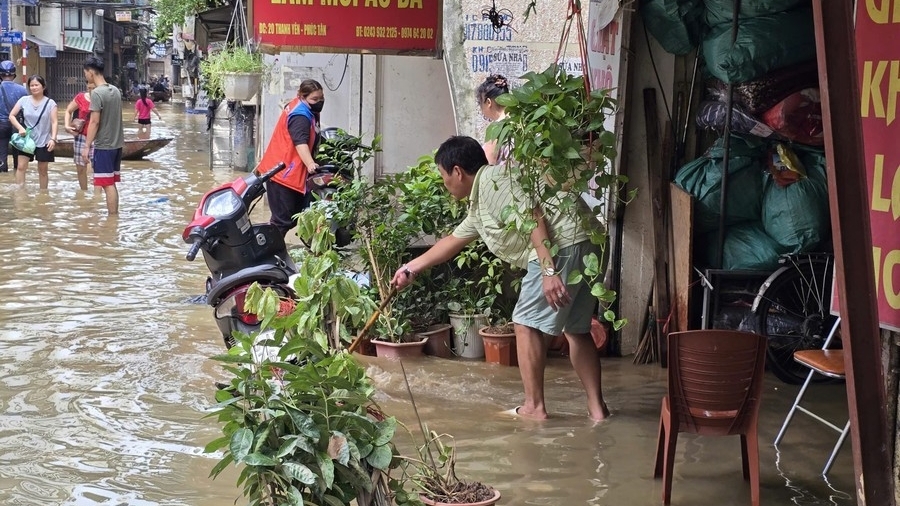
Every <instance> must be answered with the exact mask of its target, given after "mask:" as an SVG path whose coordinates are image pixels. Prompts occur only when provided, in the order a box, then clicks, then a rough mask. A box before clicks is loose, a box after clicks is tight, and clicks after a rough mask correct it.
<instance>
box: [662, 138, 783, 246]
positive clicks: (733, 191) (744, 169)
mask: <svg viewBox="0 0 900 506" xmlns="http://www.w3.org/2000/svg"><path fill="white" fill-rule="evenodd" d="M723 147H724V140H723V139H718V140H716V142H715V143H714V144H713V145H712V146H711V147H710V148H709V149H708V150H707V151H706V153H704V154H703V156H701V157H699V158H697V159H696V160H693V161H691V162H689V163H687V164H686V165H684V166H683V167H681V169H679V171H678V174H677V175H676V176H675V184H677V185H678V186H680V187H681V188H682V189H684V191H686V192H688V193H690V194H691V195H693V196H694V198H696V199H697V202H696V204H695V207H694V216H695V221H694V227H695V229H696V231H697V233H701V234H702V233H705V232H709V231H712V230H716V229H717V228H718V227H719V215H720V214H721V213H720V211H719V209H720V205H721V202H720V200H721V196H722V167H723V166H724V163H723V162H724V154H725V153H724V149H723ZM765 153H766V145H765V143H764V142H763V141H762V140H757V139H752V138H743V137H740V136H732V138H731V146H730V160H729V163H728V195H727V199H726V208H725V214H726V221H725V224H726V226H730V225H734V224H737V223H741V222H745V221H759V219H760V216H761V215H762V209H761V207H762V194H763V178H762V174H761V172H762V167H763V165H762V162H763V159H764V157H765Z"/></svg>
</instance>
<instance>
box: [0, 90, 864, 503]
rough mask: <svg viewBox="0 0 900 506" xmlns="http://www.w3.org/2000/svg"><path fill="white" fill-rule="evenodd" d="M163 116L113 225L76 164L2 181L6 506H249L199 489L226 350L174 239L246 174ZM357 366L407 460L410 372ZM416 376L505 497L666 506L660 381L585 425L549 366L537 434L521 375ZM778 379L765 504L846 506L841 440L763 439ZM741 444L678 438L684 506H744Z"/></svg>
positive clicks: (627, 375) (452, 366)
mask: <svg viewBox="0 0 900 506" xmlns="http://www.w3.org/2000/svg"><path fill="white" fill-rule="evenodd" d="M160 110H161V112H162V114H163V117H164V121H163V122H160V123H156V124H154V128H153V134H154V135H162V136H172V137H174V141H173V142H172V143H170V144H169V145H168V146H166V147H165V148H163V149H162V150H160V151H159V152H157V153H155V154H153V155H152V156H150V158H149V159H148V160H144V161H136V162H135V161H126V162H124V163H123V171H122V183H121V185H120V189H119V191H120V199H121V205H120V207H121V213H120V215H119V216H118V217H117V218H108V217H106V212H105V205H104V201H103V197H102V195H97V194H95V193H94V192H93V191H87V192H85V191H81V190H80V189H79V188H78V183H77V177H76V172H75V166H74V165H73V164H72V163H71V161H59V162H56V163H53V164H51V169H50V188H49V190H48V191H46V192H40V191H38V190H37V181H36V178H29V182H28V184H27V186H26V187H25V188H24V189H23V188H18V187H16V186H15V185H13V184H12V180H13V178H12V176H11V175H8V174H0V216H3V223H4V224H5V228H6V230H5V232H6V233H4V234H2V235H0V258H2V259H3V260H2V261H0V294H2V295H0V315H2V316H0V356H2V357H3V358H4V360H2V361H0V448H2V450H0V504H26V505H29V504H34V505H47V504H62V505H67V506H68V505H77V506H88V505H138V506H144V505H148V506H150V505H152V506H157V505H159V506H163V505H165V506H170V505H171V506H175V505H190V506H195V505H196V506H206V505H210V506H211V505H221V504H230V503H233V502H234V501H235V500H236V499H237V498H238V497H239V491H238V490H237V489H236V487H235V486H234V483H235V480H236V477H237V474H236V473H235V472H234V471H232V470H229V471H226V472H225V473H224V474H223V475H222V476H220V477H219V479H218V480H216V481H213V480H211V479H209V478H208V477H207V476H208V473H209V470H210V469H211V468H212V467H213V465H214V464H215V463H216V459H215V458H213V457H212V456H209V455H205V454H203V453H202V449H203V447H204V446H205V445H206V444H207V443H208V442H209V441H211V440H213V439H214V438H216V437H217V436H218V435H219V429H218V426H217V425H216V423H215V422H214V421H213V420H210V419H205V418H203V416H204V415H205V414H206V410H207V408H208V406H209V405H210V403H211V402H212V388H213V383H214V381H216V380H220V379H222V377H223V376H222V373H221V371H220V370H219V368H218V366H217V365H216V364H215V363H214V362H212V361H210V360H209V359H208V357H209V356H212V355H215V354H217V353H220V352H221V342H220V338H219V337H218V335H217V330H216V327H215V325H214V324H213V323H212V319H211V309H209V308H208V307H207V306H204V305H200V304H195V303H192V302H195V301H192V298H193V297H195V296H197V295H198V294H200V293H201V292H202V290H203V284H204V280H205V277H206V272H205V267H204V265H203V264H202V262H194V263H189V262H186V261H184V254H185V252H186V250H187V247H186V245H184V244H183V242H182V240H181V231H182V228H183V227H184V225H185V224H186V223H187V222H188V221H189V220H190V217H191V215H192V213H193V208H194V205H195V204H196V202H197V200H198V198H199V196H200V195H201V194H202V193H204V192H205V191H206V190H208V189H209V188H211V187H213V186H215V185H218V184H222V183H224V182H226V181H229V180H231V179H232V178H233V177H234V176H235V175H234V174H233V173H232V172H231V171H229V170H223V169H220V168H216V169H215V170H213V171H210V169H209V160H208V158H207V157H208V152H209V148H208V146H210V142H209V138H208V137H207V135H206V133H205V129H206V118H205V117H204V116H203V115H193V114H185V113H184V112H183V111H182V110H180V109H176V108H175V106H173V105H171V104H163V105H161V106H160ZM220 130H221V129H220ZM135 133H136V132H135V129H133V128H131V127H130V126H129V130H128V132H127V134H128V135H133V134H135ZM225 144H226V143H225V142H224V141H221V139H220V140H219V141H218V142H217V143H214V145H216V146H221V145H225ZM261 212H262V211H261ZM365 362H366V365H367V368H368V371H369V372H370V374H371V376H372V378H373V381H374V382H375V383H376V385H377V386H378V388H379V392H378V400H379V402H380V403H381V404H382V405H383V406H384V407H385V409H386V410H387V411H388V412H389V413H392V414H395V415H396V416H398V417H399V418H400V420H401V421H403V422H404V423H405V424H407V425H408V426H409V427H411V433H412V434H411V436H404V437H401V438H399V439H398V444H400V446H401V448H403V449H405V450H411V449H412V448H413V445H414V444H415V441H417V439H413V437H415V436H416V435H417V433H418V429H415V427H417V423H416V419H415V416H414V414H413V411H412V407H411V403H410V401H409V399H408V396H407V394H406V387H405V384H404V382H403V378H402V375H401V374H400V371H399V367H398V364H396V363H392V362H387V361H383V360H379V359H372V358H366V359H365ZM407 370H408V373H409V378H410V384H411V388H412V389H413V392H414V394H415V396H416V401H417V405H418V407H419V412H420V414H421V416H422V417H423V419H424V421H425V422H426V423H428V425H429V426H430V427H431V428H433V429H435V430H438V431H439V432H447V433H450V434H453V435H454V436H455V438H456V439H455V443H456V446H457V448H458V453H459V459H460V462H459V472H460V474H461V475H462V476H466V477H470V478H472V477H477V478H479V479H483V480H485V481H487V482H489V483H491V484H492V485H495V486H497V487H498V488H500V489H501V491H502V493H503V497H504V499H503V500H502V504H508V505H570V504H589V505H626V504H639V505H643V504H658V503H659V502H660V500H659V496H660V486H659V483H658V482H657V481H654V480H653V479H652V477H651V473H652V464H653V452H654V450H655V444H656V430H657V425H656V424H657V420H658V413H659V411H658V410H659V399H660V397H661V395H662V392H663V386H664V374H663V373H664V371H662V370H661V369H659V368H657V367H653V366H645V367H636V366H633V365H631V363H630V360H628V359H627V358H626V359H608V360H606V361H605V362H604V387H605V391H606V393H607V400H608V402H609V403H610V407H611V409H612V411H613V418H612V420H610V421H609V422H604V423H600V424H594V423H592V422H591V421H590V420H588V418H587V415H586V413H584V400H583V391H582V389H581V387H580V386H579V384H578V382H577V378H575V376H574V375H573V374H572V372H571V367H570V366H569V365H568V363H567V362H566V361H565V360H564V359H554V360H552V361H551V364H550V366H549V368H548V372H547V381H546V384H547V394H548V401H549V402H550V403H551V409H552V410H553V414H554V415H555V418H553V419H551V420H548V421H547V422H544V423H534V422H527V421H523V420H517V419H513V418H510V417H509V416H505V415H502V414H501V413H500V411H501V410H503V409H507V408H510V407H512V406H513V405H515V404H516V403H518V402H519V400H520V398H521V390H520V384H519V377H518V372H517V371H516V370H515V369H511V368H498V367H492V366H489V365H486V364H484V363H472V362H460V361H445V360H431V359H426V360H420V361H412V362H410V363H408V364H407ZM770 387H771V388H769V390H767V394H766V395H767V396H769V395H770V397H771V401H769V403H768V404H767V409H768V410H769V412H768V413H764V415H763V417H764V421H763V423H764V424H765V427H763V428H762V429H761V432H762V433H763V436H762V438H761V442H760V448H761V451H762V454H763V459H764V464H763V472H762V474H763V488H764V490H763V492H762V494H763V500H764V503H765V504H798V505H799V504H836V505H849V504H853V501H852V500H851V498H850V494H846V493H843V492H840V491H841V490H852V489H853V482H852V472H851V471H850V470H849V466H850V464H849V454H850V452H844V453H843V455H842V456H841V457H839V462H838V464H837V465H836V467H835V470H834V471H833V472H832V476H831V478H832V480H833V482H831V483H827V482H823V481H822V480H821V478H820V477H818V474H817V471H816V470H817V469H818V468H819V467H820V459H818V457H816V456H814V455H817V454H815V452H821V453H822V455H827V453H828V452H827V448H829V447H830V443H828V441H833V439H831V438H830V436H822V437H821V438H819V437H818V435H817V434H818V433H816V432H815V431H814V430H815V429H812V430H809V431H804V430H800V429H796V428H795V432H794V433H793V434H792V435H790V436H789V438H790V437H794V438H802V437H810V438H814V439H815V440H816V441H821V444H820V445H819V446H821V448H819V449H817V447H816V444H815V443H814V444H808V445H807V447H808V449H807V450H803V451H798V452H794V450H793V448H792V450H791V451H792V452H794V453H793V455H794V457H792V458H791V462H790V465H785V464H783V463H781V462H780V461H776V459H775V455H774V454H773V451H772V449H771V447H770V446H769V445H768V444H767V441H771V437H772V436H773V435H774V433H775V429H777V425H778V424H780V421H781V418H782V417H783V414H784V413H786V411H787V408H788V407H789V402H790V399H792V398H793V390H791V391H790V392H788V391H787V389H782V390H783V391H784V392H785V393H778V392H776V391H775V389H776V388H778V386H777V385H776V386H774V387H772V386H771V385H770ZM804 432H806V434H804ZM766 438H768V439H766ZM790 441H791V440H790V439H787V440H786V443H785V444H787V443H790ZM795 441H796V440H795ZM795 446H800V445H795ZM738 448H739V447H738V443H737V441H736V440H725V441H708V440H701V439H697V438H691V437H687V436H683V437H682V438H680V443H679V452H678V456H677V458H676V462H677V464H676V478H675V480H676V482H675V485H674V490H673V494H674V495H673V500H674V503H675V504H691V505H698V506H702V505H719V504H738V505H740V504H749V490H748V488H747V485H746V483H745V482H744V481H743V479H742V478H741V476H740V458H739V450H738ZM822 458H823V459H824V457H822ZM822 461H824V460H822ZM773 462H777V463H778V466H783V467H786V468H789V469H790V470H791V471H790V474H789V473H786V472H784V471H782V470H781V469H782V467H777V468H776V466H773V465H772V463H773ZM788 477H790V478H788ZM801 482H802V483H803V485H802V486H801V485H798V483H801ZM785 483H787V486H785ZM238 504H240V501H238Z"/></svg>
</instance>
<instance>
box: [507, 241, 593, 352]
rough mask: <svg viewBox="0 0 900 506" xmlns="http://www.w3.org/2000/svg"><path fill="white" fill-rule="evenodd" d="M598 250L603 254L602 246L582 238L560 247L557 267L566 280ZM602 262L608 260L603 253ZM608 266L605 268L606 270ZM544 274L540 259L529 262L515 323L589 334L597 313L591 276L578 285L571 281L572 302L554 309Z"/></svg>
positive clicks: (549, 330) (556, 331)
mask: <svg viewBox="0 0 900 506" xmlns="http://www.w3.org/2000/svg"><path fill="white" fill-rule="evenodd" d="M590 253H596V254H597V256H598V257H600V254H601V253H600V247H599V246H596V245H594V244H591V242H590V241H584V242H580V243H578V244H574V245H572V246H569V247H566V248H560V250H559V253H558V254H557V255H556V270H557V272H559V273H560V276H561V277H562V279H563V280H566V279H568V277H569V273H570V272H572V271H573V270H575V269H577V270H580V271H583V270H584V269H583V265H584V261H583V260H582V259H583V258H584V256H585V255H588V254H590ZM601 265H602V266H605V262H603V259H602V257H601ZM604 270H605V269H602V270H601V272H603V271H604ZM543 279H544V276H543V274H542V272H541V266H540V263H539V262H538V261H537V260H533V261H531V262H528V272H526V273H525V277H523V278H522V288H521V290H520V291H519V301H518V302H517V303H516V307H515V309H514V310H513V317H512V320H513V323H518V324H520V325H525V326H527V327H531V328H535V329H538V330H540V331H541V332H543V333H545V334H548V335H551V336H558V335H560V334H562V333H563V332H567V333H569V334H587V333H589V332H590V331H591V318H592V317H593V316H594V315H596V307H597V298H596V297H594V296H593V295H592V294H591V287H590V285H589V284H588V281H587V280H582V281H581V282H580V283H578V284H575V285H568V290H569V298H571V299H572V302H571V303H569V304H568V305H566V306H564V307H561V308H559V311H554V310H553V308H551V307H550V304H549V303H548V302H547V298H546V297H544V281H543Z"/></svg>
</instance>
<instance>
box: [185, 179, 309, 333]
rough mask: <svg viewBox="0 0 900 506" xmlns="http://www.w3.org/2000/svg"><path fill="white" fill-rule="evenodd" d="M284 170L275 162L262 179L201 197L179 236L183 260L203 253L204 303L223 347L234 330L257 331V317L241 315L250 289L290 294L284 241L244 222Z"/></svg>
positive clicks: (270, 228) (265, 227) (272, 230)
mask: <svg viewBox="0 0 900 506" xmlns="http://www.w3.org/2000/svg"><path fill="white" fill-rule="evenodd" d="M284 169H285V165H284V164H283V163H280V164H278V165H277V166H275V167H274V168H273V169H271V170H269V171H268V172H266V173H264V174H262V175H259V176H258V175H256V174H255V173H250V174H247V175H246V176H243V177H240V178H237V179H235V180H234V181H232V182H230V183H226V184H224V185H222V186H219V187H218V188H214V189H212V190H210V191H208V192H206V194H205V195H203V197H202V198H201V199H200V203H199V204H198V205H197V209H196V211H194V217H193V220H192V221H191V222H190V223H189V224H188V225H187V226H186V227H185V228H184V232H183V233H182V239H184V241H185V242H186V243H188V244H191V248H190V250H189V251H188V253H187V256H186V259H187V260H188V261H193V260H194V258H196V256H197V253H199V252H201V251H202V252H203V259H204V260H205V261H206V266H207V267H208V268H209V272H210V275H209V277H208V278H207V279H206V303H207V304H209V305H210V306H212V307H213V308H214V310H213V316H214V317H215V320H216V325H217V326H218V327H219V331H221V333H222V339H223V340H224V341H225V346H226V347H227V348H231V347H232V346H234V344H235V340H234V338H233V337H232V333H233V332H234V331H240V332H243V333H245V334H251V333H253V332H255V331H258V330H259V327H260V322H259V319H258V318H257V316H256V315H255V314H253V313H248V312H247V311H245V310H244V301H245V297H246V294H247V290H248V289H249V288H250V285H252V284H253V283H254V282H257V283H259V284H260V285H263V286H266V287H271V288H272V289H274V290H275V291H276V292H277V293H278V294H279V295H280V296H282V297H292V296H293V294H294V292H293V289H292V288H291V283H290V281H289V280H290V277H291V276H292V275H294V274H296V273H297V268H296V266H295V265H294V262H293V260H291V257H290V255H289V254H288V251H287V245H286V244H285V242H284V236H283V235H282V234H281V232H280V231H279V230H278V228H276V227H275V226H274V225H271V224H269V223H256V224H254V223H251V221H250V211H251V210H252V208H253V205H254V204H255V203H256V201H257V200H258V199H259V198H261V197H262V196H263V195H264V194H265V193H266V188H265V184H266V182H267V181H269V180H270V179H272V177H274V176H275V175H276V174H278V173H279V172H281V171H282V170H284Z"/></svg>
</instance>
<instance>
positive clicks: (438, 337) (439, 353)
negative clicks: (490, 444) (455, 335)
mask: <svg viewBox="0 0 900 506" xmlns="http://www.w3.org/2000/svg"><path fill="white" fill-rule="evenodd" d="M451 329H452V327H451V326H450V325H448V324H446V323H442V324H438V325H432V326H430V327H428V330H426V331H424V332H418V333H416V335H417V336H422V337H424V338H426V339H428V341H427V342H426V343H425V354H426V355H431V356H433V357H440V358H452V357H453V350H452V348H451V347H452V345H453V343H452V341H451V340H450V338H451V334H450V330H451Z"/></svg>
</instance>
